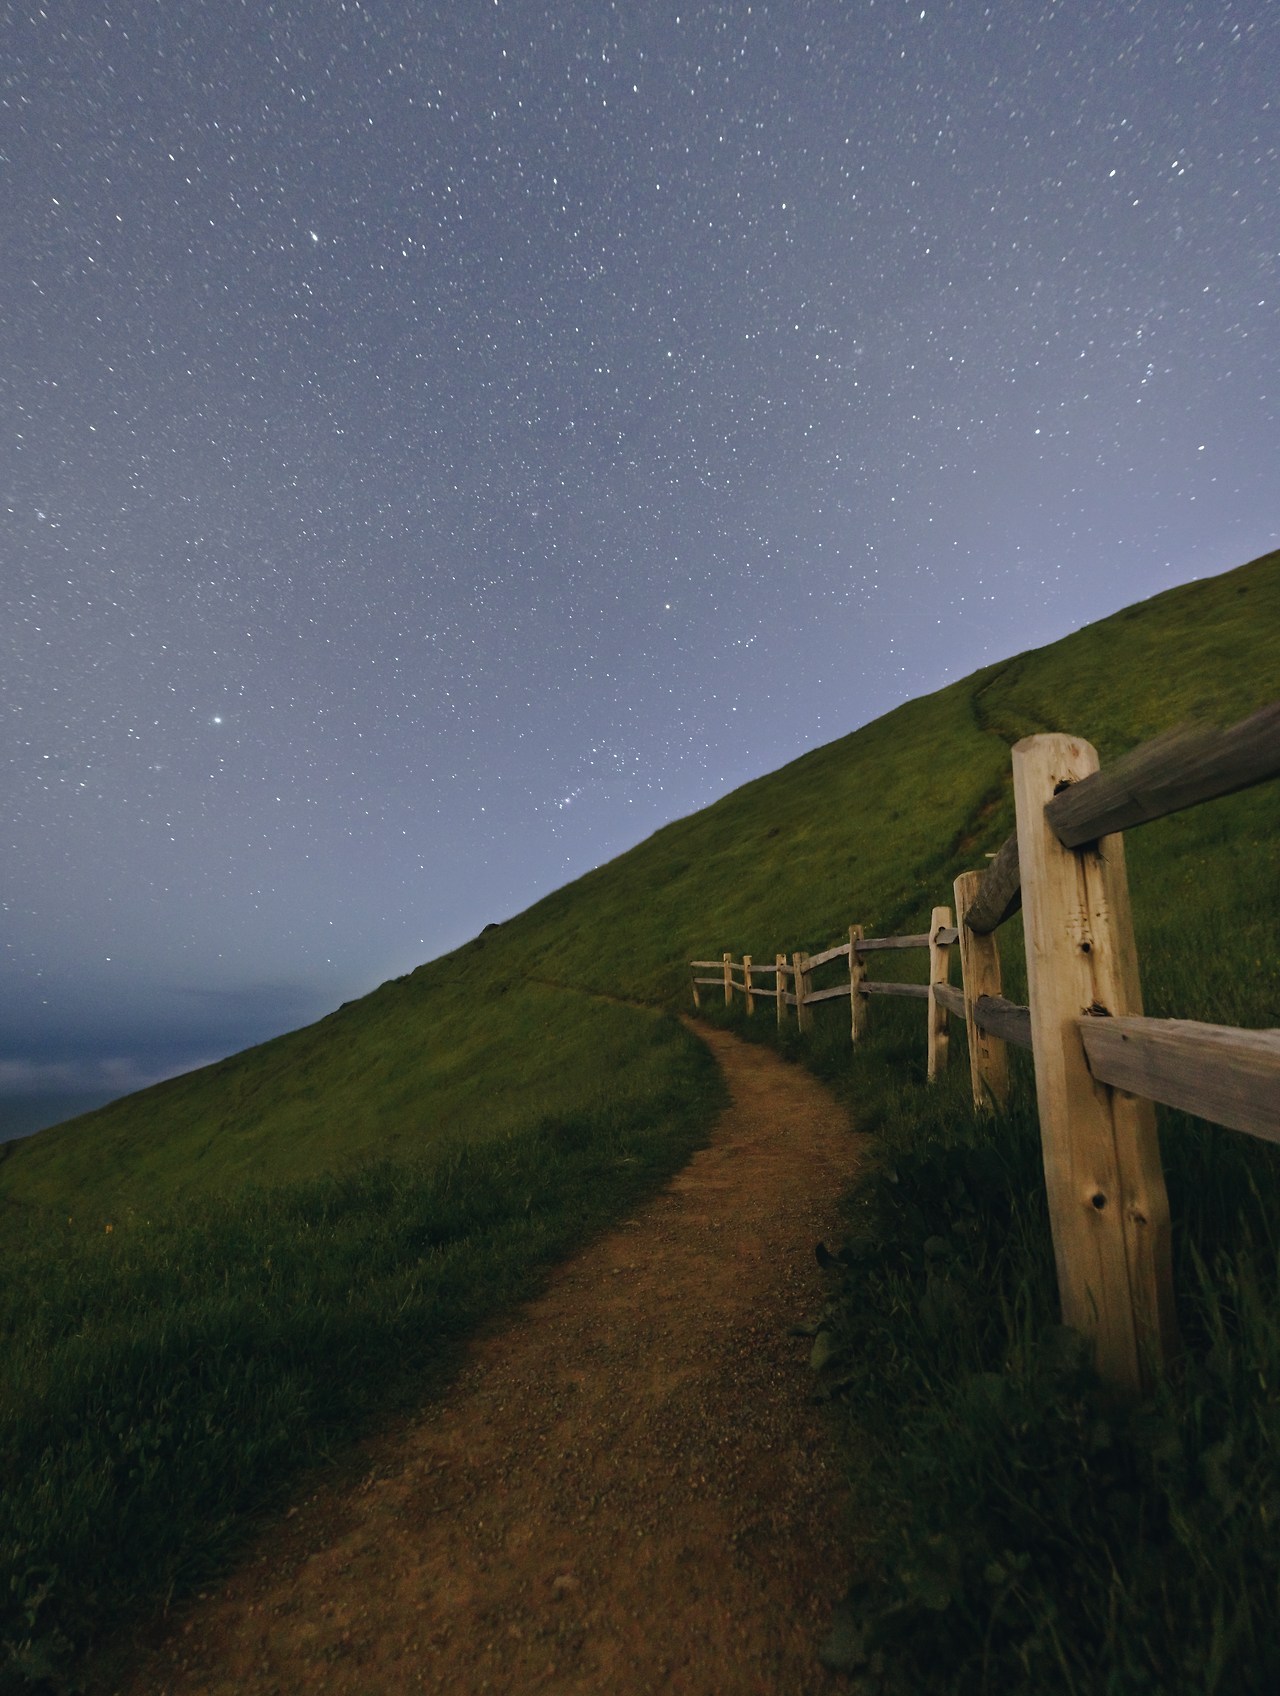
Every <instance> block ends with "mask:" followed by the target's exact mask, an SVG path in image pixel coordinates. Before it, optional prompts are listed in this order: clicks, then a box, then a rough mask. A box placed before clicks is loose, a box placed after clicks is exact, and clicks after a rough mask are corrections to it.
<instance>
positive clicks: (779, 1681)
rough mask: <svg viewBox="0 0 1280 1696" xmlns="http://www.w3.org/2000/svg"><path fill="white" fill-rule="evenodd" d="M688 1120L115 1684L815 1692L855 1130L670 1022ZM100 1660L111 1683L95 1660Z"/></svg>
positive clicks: (746, 1054) (278, 1695)
mask: <svg viewBox="0 0 1280 1696" xmlns="http://www.w3.org/2000/svg"><path fill="white" fill-rule="evenodd" d="M691 1028H693V1029H696V1030H697V1032H698V1034H699V1035H700V1036H701V1037H702V1038H703V1040H704V1041H705V1042H707V1043H708V1044H709V1045H710V1047H711V1049H712V1050H713V1052H714V1054H715V1056H716V1058H717V1060H718V1061H719V1063H720V1065H721V1066H722V1068H723V1069H724V1072H725V1075H726V1078H727V1080H728V1083H729V1087H730V1091H731V1097H732V1099H731V1104H730V1106H729V1107H728V1108H727V1109H726V1111H725V1112H724V1113H723V1115H722V1116H721V1118H720V1120H719V1122H718V1124H717V1127H716V1129H715V1131H714V1134H713V1138H712V1142H711V1144H710V1146H709V1147H707V1148H706V1149H703V1150H702V1151H700V1152H699V1153H697V1154H696V1155H695V1156H694V1157H693V1159H692V1160H691V1161H690V1163H689V1164H688V1166H686V1167H685V1169H684V1170H683V1171H682V1172H681V1173H680V1174H679V1175H678V1176H677V1177H676V1178H675V1179H674V1180H673V1181H672V1182H671V1184H670V1185H668V1187H667V1188H666V1189H665V1190H664V1191H663V1192H662V1193H661V1194H660V1195H658V1196H656V1197H655V1198H654V1199H653V1200H651V1201H650V1202H648V1203H647V1204H645V1205H644V1206H643V1207H642V1208H641V1210H640V1211H639V1212H638V1213H637V1214H636V1215H635V1216H634V1217H633V1218H631V1219H629V1220H628V1221H627V1222H626V1223H625V1224H624V1225H622V1226H620V1227H618V1228H617V1229H616V1230H614V1231H613V1232H611V1233H610V1234H609V1235H608V1236H605V1237H602V1238H600V1239H599V1240H597V1241H596V1242H594V1243H592V1244H591V1245H589V1246H588V1247H587V1248H586V1249H585V1250H584V1251H583V1252H582V1253H580V1254H579V1255H577V1256H576V1257H575V1258H574V1259H573V1260H571V1261H569V1262H567V1263H566V1264H564V1265H563V1266H561V1267H559V1268H558V1269H557V1270H556V1271H555V1272H554V1273H553V1274H552V1275H551V1277H550V1279H549V1282H548V1285H547V1287H546V1290H545V1292H544V1293H543V1294H542V1295H541V1296H539V1297H538V1298H537V1299H536V1300H535V1301H532V1302H530V1303H528V1304H526V1305H525V1306H524V1307H522V1308H521V1309H519V1310H518V1311H517V1312H516V1313H514V1314H512V1315H511V1316H509V1317H508V1319H507V1320H505V1321H504V1322H503V1323H502V1324H501V1325H500V1326H499V1327H497V1328H495V1329H494V1331H492V1332H491V1333H489V1334H486V1335H485V1336H483V1337H481V1338H478V1339H477V1340H476V1341H475V1343H474V1344H473V1345H472V1347H471V1348H470V1350H469V1353H468V1357H467V1362H466V1364H465V1365H464V1367H463V1370H462V1372H461V1374H460V1375H459V1377H458V1378H457V1380H456V1381H455V1382H454V1383H453V1385H452V1386H451V1387H450V1389H449V1390H448V1391H447V1392H446V1394H445V1396H444V1398H443V1399H442V1400H441V1401H440V1402H439V1403H438V1404H435V1405H433V1406H432V1407H430V1408H429V1409H427V1410H425V1411H424V1412H423V1414H422V1415H421V1416H419V1417H418V1418H416V1419H415V1420H414V1421H413V1422H411V1423H409V1424H408V1425H405V1426H401V1427H399V1428H397V1429H396V1430H395V1431H393V1432H391V1433H385V1434H383V1435H381V1436H378V1437H376V1438H373V1439H371V1440H370V1441H369V1442H368V1443H366V1444H365V1445H364V1446H363V1449H362V1451H361V1454H362V1463H367V1464H366V1477H365V1479H364V1482H363V1484H360V1485H358V1486H357V1487H356V1488H355V1489H354V1490H352V1489H351V1487H350V1486H349V1485H348V1486H346V1487H342V1486H340V1485H338V1484H336V1483H335V1484H326V1485H324V1486H322V1488H321V1489H320V1490H319V1491H318V1493H317V1494H316V1495H315V1496H313V1497H312V1498H311V1499H310V1500H307V1501H305V1502H303V1503H301V1504H300V1505H299V1507H298V1508H297V1509H296V1510H292V1511H291V1516H290V1517H289V1518H288V1519H286V1520H285V1521H283V1522H282V1523H281V1524H279V1525H277V1526H275V1527H273V1528H271V1529H269V1530H268V1531H266V1532H264V1533H263V1535H262V1536H261V1538H260V1540H259V1542H258V1544H257V1545H256V1547H254V1548H251V1549H250V1551H249V1553H248V1555H247V1557H246V1558H245V1560H244V1561H243V1562H242V1564H241V1566H240V1567H239V1569H238V1570H237V1572H236V1573H235V1574H234V1575H233V1576H232V1578H231V1579H230V1580H229V1581H228V1582H227V1583H226V1584H225V1586H224V1587H223V1588H222V1589H221V1590H219V1591H217V1592H215V1593H213V1594H211V1595H210V1596H208V1597H207V1598H204V1599H201V1600H200V1601H197V1602H195V1603H193V1604H191V1605H190V1606H189V1607H187V1608H186V1609H184V1610H183V1611H182V1612H181V1613H179V1614H178V1615H177V1617H176V1618H175V1619H174V1620H173V1621H172V1622H171V1624H170V1625H169V1627H167V1628H166V1631H165V1633H164V1636H163V1637H162V1638H161V1639H160V1640H159V1641H158V1642H157V1643H153V1644H152V1645H151V1647H149V1648H148V1649H146V1650H144V1651H143V1652H142V1653H141V1655H140V1657H139V1661H138V1663H137V1664H136V1665H135V1667H134V1669H133V1674H132V1677H131V1679H130V1681H129V1682H127V1683H126V1684H124V1685H121V1683H120V1681H119V1679H118V1678H117V1679H115V1680H113V1681H112V1683H113V1686H114V1688H115V1689H117V1690H123V1691H124V1692H127V1696H158V1693H160V1692H168V1693H170V1696H232V1693H234V1696H294V1693H301V1692H308V1693H309V1692H321V1691H323V1692H325V1693H326V1696H348V1693H349V1696H381V1693H383V1692H385V1693H387V1696H400V1693H401V1692H421V1691H440V1692H448V1696H480V1693H481V1692H486V1693H493V1696H497V1693H506V1692H511V1693H515V1692H520V1693H521V1696H536V1693H543V1692H545V1693H548V1696H549V1693H552V1692H554V1693H556V1696H562V1693H563V1696H570V1693H573V1696H579V1693H581V1696H588V1693H590V1696H597V1693H599V1696H604V1693H606V1692H607V1693H608V1696H639V1693H641V1692H650V1691H653V1692H662V1693H663V1696H667V1693H671V1696H739V1693H741V1696H806V1693H808V1692H815V1693H817V1692H823V1691H827V1690H835V1689H838V1688H840V1681H839V1680H837V1679H835V1678H833V1677H832V1676H831V1675H829V1674H827V1673H825V1672H823V1670H822V1669H821V1667H820V1666H819V1665H818V1662H817V1658H816V1652H817V1648H818V1644H819V1642H820V1640H821V1638H822V1636H823V1635H824V1633H825V1630H826V1627H827V1624H828V1622H829V1620H830V1616H831V1611H832V1608H833V1606H834V1604H835V1603H836V1601H837V1600H838V1599H839V1597H840V1595H841V1593H842V1592H843V1589H844V1587H845V1582H846V1578H847V1571H848V1554H847V1550H846V1548H845V1546H844V1545H843V1542H842V1535H841V1532H842V1517H843V1514H844V1510H845V1498H844V1487H843V1482H842V1479H841V1475H840V1469H839V1466H838V1463H837V1461H836V1457H835V1455H834V1453H833V1451H832V1442H831V1438H830V1435H829V1432H828V1431H827V1429H826V1426H825V1422H824V1419H823V1415H822V1411H821V1409H820V1408H819V1407H817V1406H816V1405H814V1404H813V1402H812V1401H811V1400H810V1397H811V1394H812V1383H811V1380H810V1378H809V1375H808V1370H807V1367H806V1364H805V1354H806V1348H807V1345H806V1344H805V1343H803V1342H801V1341H798V1340H797V1339H796V1338H794V1337H791V1336H790V1335H789V1334H788V1331H789V1327H791V1326H792V1325H794V1324H796V1323H798V1322H799V1321H800V1320H802V1319H804V1318H806V1317H808V1316H810V1315H811V1314H812V1313H813V1311H814V1309H815V1308H816V1306H817V1305H818V1303H819V1301H820V1299H821V1295H822V1283H821V1277H820V1274H819V1272H818V1268H817V1266H816V1263H815V1260H814V1254H813V1245H814V1243H815V1241H816V1240H817V1239H819V1238H821V1237H823V1236H830V1235H832V1234H833V1233H834V1232H835V1231H836V1230H837V1228H838V1217H837V1211H836V1207H837V1202H838V1199H839V1197H840V1195H841V1193H842V1191H843V1190H844V1189H846V1188H847V1186H848V1183H849V1180H850V1179H851V1177H852V1175H853V1172H854V1170H855V1168H856V1165H857V1161H858V1155H859V1146H860V1143H861V1140H862V1139H860V1138H858V1137H856V1136H855V1135H854V1134H853V1133H852V1132H851V1131H850V1129H849V1125H848V1119H847V1116H846V1114H845V1113H844V1111H843V1110H842V1109H841V1108H840V1106H839V1105H838V1104H837V1103H836V1101H835V1100H834V1099H833V1097H832V1096H831V1095H830V1094H829V1093H828V1092H827V1091H826V1090H825V1089H823V1088H822V1086H821V1085H820V1084H819V1083H817V1082H816V1080H814V1079H813V1078H812V1077H810V1076H809V1075H808V1074H807V1073H806V1072H804V1071H802V1070H801V1069H800V1068H799V1067H796V1066H791V1065H787V1064H785V1063H784V1062H783V1061H781V1060H779V1059H778V1058H777V1056H776V1055H775V1054H773V1053H772V1052H771V1051H769V1050H767V1049H763V1048H757V1047H753V1046H752V1045H750V1044H747V1043H743V1042H740V1041H738V1040H736V1039H735V1038H734V1037H732V1036H729V1035H727V1034H726V1033H724V1032H721V1031H716V1030H712V1029H708V1028H706V1027H702V1026H691ZM108 1688H110V1687H108Z"/></svg>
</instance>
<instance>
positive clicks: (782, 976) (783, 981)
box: [773, 954, 787, 1030]
mask: <svg viewBox="0 0 1280 1696" xmlns="http://www.w3.org/2000/svg"><path fill="white" fill-rule="evenodd" d="M773 963H774V965H775V966H776V968H777V970H776V971H775V972H774V974H773V987H774V988H775V989H776V990H777V992H778V1029H779V1030H781V1029H782V1022H783V1020H784V1019H785V1018H786V1016H787V957H786V955H785V954H775V955H774V957H773Z"/></svg>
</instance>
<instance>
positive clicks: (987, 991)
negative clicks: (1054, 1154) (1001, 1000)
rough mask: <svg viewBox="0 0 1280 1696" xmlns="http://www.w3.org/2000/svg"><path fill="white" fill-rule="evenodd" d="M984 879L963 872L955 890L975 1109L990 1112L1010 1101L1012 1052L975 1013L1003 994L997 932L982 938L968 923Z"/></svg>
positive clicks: (980, 876)
mask: <svg viewBox="0 0 1280 1696" xmlns="http://www.w3.org/2000/svg"><path fill="white" fill-rule="evenodd" d="M982 878H983V874H982V873H981V872H961V873H960V876H959V877H958V878H957V879H956V880H955V883H954V885H953V886H952V887H953V888H954V890H955V897H956V928H957V929H958V930H959V932H960V977H961V979H962V981H963V984H964V1021H965V1029H966V1031H967V1032H968V1036H969V1078H970V1081H971V1082H972V1084H973V1105H974V1106H975V1107H976V1108H978V1109H979V1110H980V1111H987V1110H989V1109H990V1108H992V1107H1003V1106H1004V1104H1005V1102H1006V1101H1008V1099H1009V1050H1008V1048H1007V1047H1006V1045H1005V1043H1004V1041H1003V1040H1002V1039H1001V1038H1000V1037H998V1036H992V1035H991V1033H990V1031H984V1030H983V1029H982V1028H981V1026H980V1025H979V1024H978V1021H977V1019H976V1018H975V1017H974V1012H973V1010H974V1007H975V1006H976V1005H977V1001H978V997H979V996H980V995H1001V994H1003V987H1002V983H1001V978H1000V949H999V947H998V946H997V943H996V937H995V932H994V931H992V932H991V933H990V934H989V935H987V936H979V935H978V933H977V931H972V930H970V929H969V926H968V924H967V923H966V922H965V921H966V919H967V917H968V913H969V908H970V906H971V904H972V902H973V898H974V896H975V895H976V894H977V892H978V889H979V887H980V885H981V883H982Z"/></svg>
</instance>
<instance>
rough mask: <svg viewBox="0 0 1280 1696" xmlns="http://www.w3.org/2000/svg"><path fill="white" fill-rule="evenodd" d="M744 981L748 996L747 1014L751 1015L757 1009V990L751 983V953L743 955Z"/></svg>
mask: <svg viewBox="0 0 1280 1696" xmlns="http://www.w3.org/2000/svg"><path fill="white" fill-rule="evenodd" d="M742 983H743V987H744V989H745V991H746V996H747V1015H748V1017H750V1015H751V1014H753V1013H754V1012H755V1010H756V997H755V991H754V990H753V988H752V985H751V956H750V954H744V955H743V956H742Z"/></svg>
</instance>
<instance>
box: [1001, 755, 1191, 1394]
mask: <svg viewBox="0 0 1280 1696" xmlns="http://www.w3.org/2000/svg"><path fill="white" fill-rule="evenodd" d="M1097 769H1098V756H1097V754H1096V753H1095V751H1094V749H1093V748H1092V747H1090V745H1089V744H1088V743H1087V742H1085V741H1082V740H1081V739H1080V738H1078V737H1074V736H1059V735H1053V736H1028V737H1026V738H1024V740H1023V741H1021V742H1019V743H1017V744H1016V746H1015V747H1014V750H1013V792H1014V800H1015V804H1016V807H1017V817H1018V859H1019V864H1020V867H1021V878H1022V910H1023V916H1024V921H1025V925H1026V944H1027V984H1028V991H1029V996H1030V1001H1031V1041H1032V1052H1033V1054H1034V1056H1035V1067H1036V1099H1037V1102H1038V1105H1039V1110H1040V1137H1041V1142H1042V1145H1043V1149H1044V1169H1045V1182H1046V1185H1047V1188H1048V1194H1049V1219H1050V1223H1051V1225H1052V1229H1053V1249H1054V1258H1055V1260H1056V1262H1057V1268H1058V1289H1059V1293H1060V1295H1061V1298H1062V1317H1063V1321H1064V1323H1065V1324H1067V1325H1069V1326H1072V1327H1073V1328H1074V1329H1076V1330H1078V1331H1081V1332H1083V1334H1084V1335H1085V1336H1086V1337H1088V1338H1089V1340H1090V1341H1091V1343H1092V1345H1093V1348H1094V1351H1095V1359H1096V1363H1097V1368H1098V1372H1099V1374H1100V1376H1101V1377H1102V1378H1104V1379H1105V1380H1107V1381H1108V1382H1110V1383H1111V1384H1113V1385H1115V1386H1117V1387H1118V1388H1120V1389H1121V1390H1123V1391H1125V1392H1128V1393H1137V1392H1138V1391H1139V1390H1140V1389H1141V1388H1142V1387H1143V1385H1144V1383H1145V1382H1146V1378H1147V1361H1146V1358H1145V1357H1146V1352H1147V1350H1150V1351H1151V1352H1152V1354H1153V1355H1154V1357H1155V1359H1156V1360H1157V1361H1162V1360H1164V1359H1167V1358H1168V1357H1169V1356H1170V1355H1171V1354H1172V1353H1173V1351H1174V1349H1175V1348H1176V1343H1177V1322H1176V1318H1175V1314H1174V1308H1173V1278H1172V1269H1171V1261H1170V1240H1169V1237H1170V1233H1169V1202H1168V1197H1167V1195H1166V1193H1165V1186H1164V1174H1163V1172H1162V1170H1161V1167H1160V1149H1159V1144H1158V1142H1157V1139H1156V1123H1155V1109H1154V1107H1153V1106H1152V1104H1151V1102H1150V1101H1147V1100H1145V1099H1143V1098H1141V1097H1138V1096H1132V1095H1126V1094H1123V1093H1122V1092H1121V1091H1119V1090H1114V1089H1110V1088H1108V1087H1107V1085H1105V1084H1100V1083H1096V1082H1095V1081H1094V1079H1093V1077H1092V1075H1091V1074H1090V1072H1089V1068H1088V1065H1087V1063H1086V1060H1085V1052H1084V1045H1083V1043H1082V1041H1081V1039H1080V1035H1079V1032H1078V1031H1077V1029H1076V1020H1077V1019H1078V1018H1080V1016H1081V1015H1082V1014H1096V1015H1097V1016H1099V1017H1104V1016H1106V1015H1108V1014H1111V1015H1121V1014H1141V1012H1142V993H1141V988H1140V985H1139V982H1138V959H1137V949H1136V947H1135V944H1134V937H1133V919H1132V916H1131V913H1130V910H1129V886H1128V881H1127V879H1126V877H1125V869H1124V842H1123V838H1122V837H1121V836H1119V835H1115V836H1103V837H1100V838H1099V839H1098V841H1096V842H1093V843H1088V844H1086V845H1085V846H1084V847H1081V848H1078V849H1071V848H1064V847H1063V845H1062V844H1061V843H1060V842H1059V841H1058V839H1057V837H1056V836H1055V835H1054V833H1053V831H1052V829H1051V828H1050V826H1049V824H1048V822H1047V820H1046V819H1045V814H1044V809H1045V805H1046V803H1047V802H1048V801H1050V800H1051V799H1052V798H1053V796H1054V795H1055V794H1057V793H1058V792H1059V790H1061V789H1063V788H1065V787H1066V786H1067V785H1068V784H1070V783H1075V782H1078V781H1079V780H1080V779H1081V778H1083V777H1087V776H1088V775H1089V774H1090V773H1091V772H1094V771H1096V770H1097Z"/></svg>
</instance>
